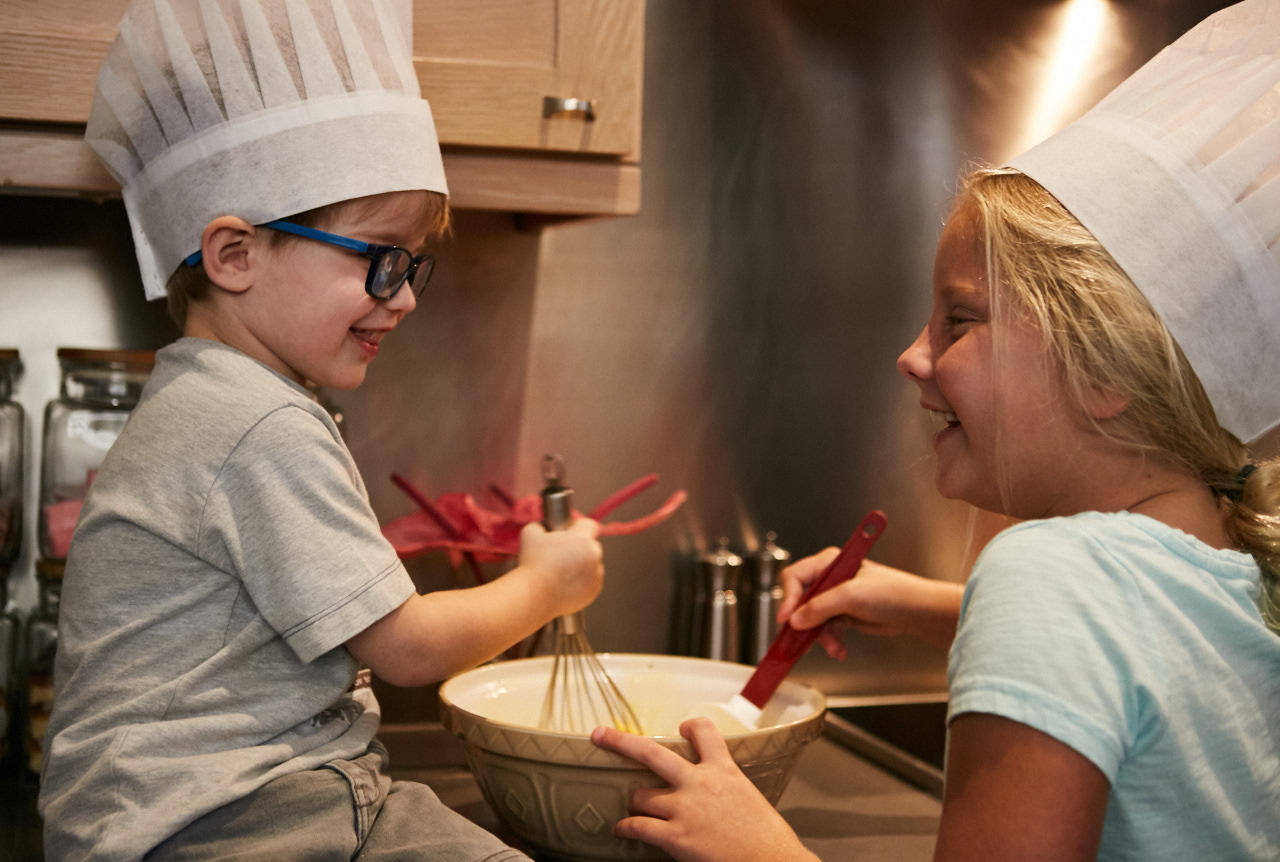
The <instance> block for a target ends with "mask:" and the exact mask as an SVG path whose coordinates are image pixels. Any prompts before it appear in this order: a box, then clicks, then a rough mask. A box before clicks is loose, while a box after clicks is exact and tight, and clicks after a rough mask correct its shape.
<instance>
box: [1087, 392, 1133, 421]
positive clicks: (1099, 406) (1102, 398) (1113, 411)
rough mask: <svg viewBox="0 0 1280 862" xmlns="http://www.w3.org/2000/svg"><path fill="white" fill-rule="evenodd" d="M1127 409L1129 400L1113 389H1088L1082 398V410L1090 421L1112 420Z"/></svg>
mask: <svg viewBox="0 0 1280 862" xmlns="http://www.w3.org/2000/svg"><path fill="white" fill-rule="evenodd" d="M1128 407H1129V399H1128V398H1126V397H1125V396H1123V395H1121V394H1120V393H1119V392H1117V391H1115V390H1114V389H1108V388H1106V387H1099V388H1094V389H1090V390H1089V392H1088V393H1087V394H1086V395H1085V398H1084V409H1085V412H1086V413H1088V414H1089V417H1090V418H1091V419H1095V420H1098V421H1104V420H1107V419H1114V418H1116V417H1117V416H1119V415H1120V414H1121V413H1123V412H1124V411H1125V410H1126V409H1128Z"/></svg>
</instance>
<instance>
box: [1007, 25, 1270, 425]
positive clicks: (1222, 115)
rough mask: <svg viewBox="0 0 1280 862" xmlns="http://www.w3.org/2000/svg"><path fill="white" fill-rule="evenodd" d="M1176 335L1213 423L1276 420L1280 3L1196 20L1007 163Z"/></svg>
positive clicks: (1267, 422) (1226, 423) (1259, 422)
mask: <svg viewBox="0 0 1280 862" xmlns="http://www.w3.org/2000/svg"><path fill="white" fill-rule="evenodd" d="M1010 165H1011V166H1012V167H1014V168H1017V169H1019V170H1021V171H1022V172H1023V173H1025V174H1027V175H1028V176H1030V177H1031V178H1032V179H1034V180H1036V181H1037V182H1038V183H1040V184H1041V185H1042V186H1044V187H1045V188H1046V189H1048V190H1049V192H1051V193H1052V194H1053V195H1054V197H1056V198H1057V199H1058V200H1059V201H1061V203H1062V204H1063V205H1064V206H1065V207H1066V208H1067V209H1068V210H1070V211H1071V213H1072V215H1074V216H1075V217H1076V218H1077V219H1079V220H1080V222H1082V223H1083V224H1084V226H1085V227H1087V228H1088V229H1089V230H1090V231H1091V232H1092V233H1093V234H1094V236H1096V237H1097V238H1098V240H1099V241H1100V242H1101V243H1102V245H1103V246H1104V247H1106V249H1107V250H1108V251H1109V252H1110V253H1111V255H1112V257H1114V258H1115V260H1116V262H1117V263H1119V264H1120V266H1121V267H1122V268H1123V269H1124V271H1125V272H1126V273H1127V274H1128V275H1129V277H1130V278H1131V279H1132V280H1133V282H1134V283H1135V284H1136V285H1137V286H1138V288H1139V289H1140V290H1141V291H1142V292H1143V294H1144V295H1145V296H1146V297H1147V299H1148V300H1149V301H1150V302H1151V304H1152V305H1153V306H1154V307H1155V309H1156V311H1157V312H1158V313H1159V314H1160V316H1161V318H1162V319H1163V320H1164V322H1165V325H1166V326H1167V327H1168V329H1169V331H1170V332H1171V333H1172V334H1173V337H1174V338H1175V339H1177V341H1178V344H1179V345H1180V346H1181V347H1182V350H1183V352H1184V353H1185V354H1186V356H1187V359H1188V360H1189V361H1190V362H1191V366H1192V367H1193V368H1194V369H1195V371H1196V374H1197V376H1198V377H1199V378H1200V381H1201V383H1202V384H1203V385H1204V388H1205V390H1206V392H1207V393H1208V395H1209V399H1210V401H1212V403H1213V406H1214V409H1215V411H1216V412H1217V414H1218V421H1219V423H1220V424H1221V425H1222V427H1224V428H1226V429H1227V430H1229V431H1231V432H1232V433H1234V434H1235V435H1236V436H1237V437H1239V438H1240V439H1241V440H1245V441H1248V440H1251V439H1254V438H1256V437H1257V436H1259V435H1260V434H1262V433H1263V432H1265V431H1267V430H1268V429H1269V428H1271V427H1272V426H1274V425H1275V424H1276V423H1277V422H1280V2H1278V0H1246V2H1243V3H1239V4H1237V5H1235V6H1232V7H1230V8H1228V9H1224V10H1222V11H1221V12H1218V13H1216V14H1214V15H1212V16H1210V17H1209V18H1207V19H1205V20H1204V21H1202V22H1201V23H1200V24H1199V25H1197V26H1196V27H1194V28H1193V29H1192V30H1190V31H1189V32H1187V33H1186V34H1185V35H1183V36H1182V37H1181V38H1180V39H1178V40H1177V41H1176V42H1174V43H1173V44H1172V45H1170V46H1169V47H1167V48H1165V49H1164V50H1163V51H1162V52H1161V53H1159V54H1158V55H1156V57H1154V58H1153V59H1152V60H1151V61H1150V62H1149V63H1147V64H1146V65H1145V66H1143V67H1142V68H1141V69H1139V70H1138V71H1137V72H1135V73H1134V74H1133V75H1132V76H1130V77H1129V78H1128V79H1127V80H1126V81H1125V82H1124V83H1122V84H1121V85H1120V86H1119V87H1117V88H1116V89H1115V90H1114V91H1113V92H1112V93H1111V94H1110V95H1108V96H1107V97H1106V98H1104V99H1103V100H1102V101H1101V102H1099V103H1098V105H1097V106H1095V107H1094V108H1093V109H1092V110H1090V111H1089V112H1088V113H1087V114H1085V115H1084V116H1083V117H1081V118H1080V119H1079V120H1077V121H1076V122H1075V123H1073V124H1071V125H1070V126H1067V127H1066V128H1065V129H1063V130H1062V131H1060V132H1058V133H1056V134H1055V135H1053V136H1052V137H1050V138H1049V139H1048V140H1046V141H1044V142H1043V143H1041V144H1039V145H1037V146H1036V147H1033V148H1032V149H1031V150H1029V151H1027V152H1026V153H1023V154H1022V155H1021V156H1018V157H1016V158H1015V159H1013V160H1012V161H1011V162H1010Z"/></svg>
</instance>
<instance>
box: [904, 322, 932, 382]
mask: <svg viewBox="0 0 1280 862" xmlns="http://www.w3.org/2000/svg"><path fill="white" fill-rule="evenodd" d="M898 373H899V374H901V375H902V376H903V377H905V378H907V379H908V380H911V381H913V382H915V383H923V382H924V381H926V380H931V379H933V352H932V351H931V350H930V348H929V327H928V326H926V327H925V328H924V329H922V330H920V334H919V335H917V336H916V340H915V341H913V342H911V344H910V345H909V346H908V347H907V349H906V350H904V351H902V355H901V356H899V357H898Z"/></svg>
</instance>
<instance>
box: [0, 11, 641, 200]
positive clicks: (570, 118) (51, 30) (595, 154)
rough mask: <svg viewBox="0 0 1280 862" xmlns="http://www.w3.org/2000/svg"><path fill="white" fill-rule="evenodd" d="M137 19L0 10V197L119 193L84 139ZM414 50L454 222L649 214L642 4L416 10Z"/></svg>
mask: <svg viewBox="0 0 1280 862" xmlns="http://www.w3.org/2000/svg"><path fill="white" fill-rule="evenodd" d="M127 6H128V0H0V124H2V125H0V184H2V185H4V186H9V187H19V188H25V189H33V190H53V191H82V192H88V193H95V194H111V193H114V192H116V191H118V188H117V186H116V184H115V182H114V181H113V180H112V179H111V178H110V176H109V175H107V173H106V171H105V170H103V169H102V168H101V166H100V165H99V164H98V162H97V159H96V158H95V157H94V156H93V154H92V153H91V152H90V151H89V150H88V148H87V147H86V146H85V145H84V143H83V141H81V140H80V136H81V134H82V132H83V124H84V122H85V120H86V119H87V117H88V113H89V107H90V105H91V103H92V98H93V89H94V82H95V79H96V77H97V71H98V67H99V65H100V64H101V62H102V58H103V57H104V56H105V55H106V52H107V50H108V48H109V47H110V45H111V42H112V40H113V39H114V37H115V28H116V24H117V23H118V22H119V20H120V17H121V15H122V14H123V12H124V9H125V8H126V7H127ZM413 39H414V65H415V68H416V69H417V71H418V77H419V80H420V81H421V84H422V91H423V95H424V96H425V97H426V98H427V100H428V101H429V102H430V103H431V107H432V113H433V114H434V116H435V120H436V125H437V129H438V132H439V136H440V142H441V146H442V149H443V150H444V154H445V170H446V172H447V174H448V176H449V185H450V190H451V192H452V198H453V202H454V205H455V206H458V207H462V208H474V209H495V210H510V211H523V212H534V213H552V214H594V213H604V214H626V213H633V212H635V211H636V210H638V209H639V186H640V179H639V164H638V161H639V154H640V126H641V124H640V116H641V94H642V77H643V44H644V2H643V0H416V2H415V11H414V33H413ZM548 98H550V99H570V100H574V99H576V100H580V101H581V102H583V103H585V102H587V101H589V102H590V103H591V106H592V109H593V117H592V118H590V119H589V118H588V117H587V116H586V115H585V114H583V113H581V112H574V111H562V112H557V113H551V114H550V115H548V114H547V112H546V111H545V110H544V102H545V101H546V100H547V99H548Z"/></svg>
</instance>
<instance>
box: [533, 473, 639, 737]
mask: <svg viewBox="0 0 1280 862" xmlns="http://www.w3.org/2000/svg"><path fill="white" fill-rule="evenodd" d="M542 479H543V481H544V482H545V483H546V484H545V485H544V487H543V489H542V524H543V526H544V527H546V528H547V529H548V530H563V529H564V528H565V527H567V526H569V522H570V521H571V520H572V517H573V516H572V506H571V504H570V501H571V500H572V498H573V491H572V490H570V489H569V488H566V487H565V486H564V462H562V461H561V460H560V458H559V457H558V456H556V455H546V456H544V457H543V459H542ZM555 631H556V635H555V642H556V653H555V660H554V662H553V663H552V665H551V682H550V684H549V685H548V686H547V693H546V696H545V697H544V698H543V700H542V717H541V718H540V719H539V720H538V727H540V728H542V729H543V730H557V731H561V732H567V733H590V732H591V730H592V728H595V727H597V726H599V725H602V724H612V725H613V726H614V727H616V728H618V729H619V730H626V731H630V732H631V733H643V732H644V731H643V729H642V728H641V726H640V719H639V718H637V717H636V713H635V710H633V709H632V708H631V704H629V703H627V699H626V697H624V696H623V694H622V690H621V689H619V688H618V684H617V683H616V682H614V681H613V678H612V677H611V676H609V672H608V671H607V670H605V668H604V665H603V664H601V663H600V659H599V658H597V657H596V653H595V650H593V649H592V648H591V644H590V643H589V642H588V641H587V633H586V627H585V624H584V622H583V616H582V612H581V611H577V612H575V613H572V614H565V615H564V616H562V617H558V618H557V619H556V621H555Z"/></svg>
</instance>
